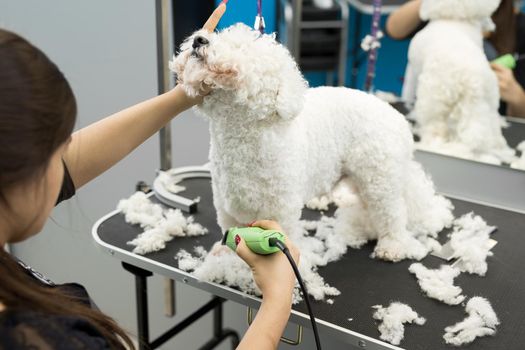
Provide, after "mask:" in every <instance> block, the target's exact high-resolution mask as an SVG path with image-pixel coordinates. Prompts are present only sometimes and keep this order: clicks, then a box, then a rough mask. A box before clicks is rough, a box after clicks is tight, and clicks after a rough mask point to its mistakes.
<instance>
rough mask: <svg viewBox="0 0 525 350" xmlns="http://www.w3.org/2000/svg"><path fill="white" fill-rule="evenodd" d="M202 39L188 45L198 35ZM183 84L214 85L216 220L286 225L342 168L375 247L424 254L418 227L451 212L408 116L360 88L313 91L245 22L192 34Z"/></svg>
mask: <svg viewBox="0 0 525 350" xmlns="http://www.w3.org/2000/svg"><path fill="white" fill-rule="evenodd" d="M198 36H201V37H203V38H205V39H206V40H205V41H206V42H207V44H206V45H204V46H201V47H196V48H193V47H192V43H193V42H194V40H195V38H196V37H198ZM170 67H171V69H172V70H174V71H175V72H176V73H177V76H178V80H179V81H180V82H181V83H183V85H184V87H185V89H186V92H187V93H188V94H190V95H197V94H198V93H199V91H200V90H201V89H202V88H203V84H207V85H209V86H211V87H212V93H211V94H209V95H208V96H206V97H205V98H204V102H203V103H202V104H201V105H200V106H198V110H199V111H200V112H201V113H203V114H204V115H206V116H207V117H209V120H210V133H211V148H210V161H211V173H212V187H213V194H214V205H215V207H216V209H217V214H218V221H219V225H220V226H221V227H222V228H223V229H227V228H229V227H231V226H236V225H240V224H243V223H248V222H251V221H252V220H255V219H263V218H271V219H275V220H277V221H279V222H281V224H282V225H283V227H284V229H285V230H286V231H287V232H288V233H291V232H293V231H294V229H295V228H297V227H298V226H299V225H298V222H299V218H300V216H301V209H302V208H303V206H304V204H305V202H306V201H307V200H309V199H311V198H312V197H314V196H318V195H321V194H324V193H328V192H329V191H330V190H331V189H332V188H333V186H334V185H335V184H336V182H337V181H338V180H339V179H340V178H341V177H342V176H349V177H351V179H352V180H353V182H354V183H355V185H356V187H357V189H358V192H359V195H360V197H361V199H362V202H363V206H364V207H365V208H366V215H367V222H368V223H369V227H370V230H368V231H367V232H366V237H365V239H376V238H377V239H378V243H377V246H376V248H375V255H376V256H378V257H380V258H383V259H387V260H393V261H398V260H401V259H404V258H415V259H421V258H422V257H424V256H425V255H426V254H427V253H428V249H427V248H426V247H424V246H423V245H422V244H421V243H420V242H419V241H418V240H417V239H416V238H415V237H416V236H417V235H423V236H426V235H435V234H436V233H437V232H439V231H440V230H441V229H442V228H443V227H444V226H446V225H448V224H450V222H451V220H452V214H451V204H450V202H449V201H447V200H446V199H444V198H443V197H441V196H438V195H436V194H435V192H434V189H433V184H432V182H431V181H430V179H429V178H428V177H427V176H426V175H425V173H424V172H423V170H422V168H421V166H420V165H419V164H417V163H416V162H415V161H414V160H413V158H412V157H413V156H412V152H413V142H412V135H411V133H410V130H409V127H408V123H407V122H406V121H405V119H404V117H403V116H402V115H401V114H399V113H398V112H396V111H395V110H394V109H393V108H392V107H390V106H389V105H388V104H386V103H384V102H382V101H380V100H379V99H377V98H376V97H374V96H371V95H369V94H366V93H364V92H361V91H357V90H351V89H346V88H330V87H322V88H315V89H308V87H307V83H306V82H305V80H304V78H303V76H302V75H301V73H300V71H299V69H298V67H297V64H296V63H295V61H294V60H293V58H292V57H291V55H290V53H289V52H288V50H287V49H286V48H285V47H283V46H282V45H280V44H278V43H277V42H276V41H275V38H274V37H273V36H271V35H262V36H261V35H260V34H259V33H258V32H256V31H253V30H251V29H250V28H248V27H247V26H245V25H240V24H239V25H235V26H232V27H230V28H227V29H225V30H223V31H222V32H219V33H208V32H205V31H199V32H196V33H195V34H194V35H192V36H191V37H190V38H189V39H187V40H186V42H185V43H184V44H183V45H182V49H181V52H180V53H179V55H178V56H177V57H176V58H175V59H174V61H172V62H171V65H170Z"/></svg>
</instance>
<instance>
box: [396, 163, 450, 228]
mask: <svg viewBox="0 0 525 350" xmlns="http://www.w3.org/2000/svg"><path fill="white" fill-rule="evenodd" d="M407 170H408V171H407V176H406V181H407V182H406V186H405V201H406V203H407V211H408V230H409V231H411V232H413V233H414V234H415V235H425V236H432V237H436V235H437V234H438V233H439V232H440V231H441V230H442V229H443V228H445V227H449V226H450V225H451V224H452V221H453V220H454V215H453V214H452V209H453V208H454V206H453V205H452V203H451V202H450V201H449V200H448V199H446V198H445V197H443V196H441V195H438V194H437V193H436V191H435V189H434V183H433V182H432V180H431V179H430V177H429V176H428V175H427V174H426V173H425V171H424V170H423V167H422V166H421V165H420V164H419V163H417V162H415V161H414V160H412V161H410V163H409V164H408V169H407Z"/></svg>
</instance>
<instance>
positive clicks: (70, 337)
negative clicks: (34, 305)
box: [0, 311, 110, 350]
mask: <svg viewBox="0 0 525 350" xmlns="http://www.w3.org/2000/svg"><path fill="white" fill-rule="evenodd" d="M0 349H1V350H24V349H54V350H86V349H90V350H91V349H93V350H106V349H108V350H109V349H110V346H109V344H108V342H107V341H106V339H105V338H104V337H103V336H102V334H100V333H99V332H98V331H97V330H96V329H95V327H93V326H92V325H91V324H90V323H89V322H87V321H85V320H83V319H80V318H75V317H70V316H53V315H46V314H41V313H38V312H31V311H11V312H10V311H7V312H6V311H4V312H2V316H0Z"/></svg>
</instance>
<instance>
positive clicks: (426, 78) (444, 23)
mask: <svg viewBox="0 0 525 350" xmlns="http://www.w3.org/2000/svg"><path fill="white" fill-rule="evenodd" d="M499 3H500V0H423V1H422V4H421V9H420V16H421V18H422V19H423V20H429V21H430V22H429V23H428V25H427V26H426V27H425V28H423V29H422V30H421V31H419V32H418V33H417V34H416V35H415V37H414V38H413V39H412V42H411V43H410V47H409V52H408V60H409V64H408V66H407V73H406V79H405V85H404V88H403V97H404V99H405V100H406V101H407V102H408V103H409V104H410V105H413V107H414V109H413V115H414V118H415V120H416V122H417V128H416V132H417V133H418V134H419V135H420V137H421V146H422V147H423V148H429V149H431V150H435V151H438V152H444V153H452V154H454V155H456V154H457V155H459V156H464V157H466V158H474V159H479V160H485V161H490V162H493V163H501V162H509V163H510V162H511V161H512V160H513V156H514V151H513V150H511V149H510V148H509V147H508V146H507V143H506V141H505V139H504V137H503V135H502V133H501V120H500V115H499V113H498V107H499V99H500V96H499V89H498V82H497V78H496V75H495V73H494V72H493V71H492V69H491V68H490V66H489V63H488V61H487V58H486V57H485V54H484V52H483V37H482V33H483V31H486V30H489V29H494V23H493V22H492V20H491V19H490V16H491V14H492V13H493V12H494V11H495V10H496V9H497V8H498V5H499Z"/></svg>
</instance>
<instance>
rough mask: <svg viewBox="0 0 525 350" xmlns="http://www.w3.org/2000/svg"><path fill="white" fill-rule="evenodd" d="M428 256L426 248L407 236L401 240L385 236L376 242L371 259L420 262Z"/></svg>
mask: <svg viewBox="0 0 525 350" xmlns="http://www.w3.org/2000/svg"><path fill="white" fill-rule="evenodd" d="M427 254H428V248H427V247H425V246H424V245H423V244H422V243H421V242H420V241H418V240H417V239H415V238H413V237H409V236H408V235H407V236H405V237H402V238H401V239H399V238H397V237H391V236H385V237H382V238H380V239H379V240H378V241H377V245H376V247H375V249H374V252H373V253H372V257H374V258H379V259H382V260H387V261H392V262H398V261H401V260H403V259H415V260H421V259H423V258H424V257H425V256H427Z"/></svg>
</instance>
